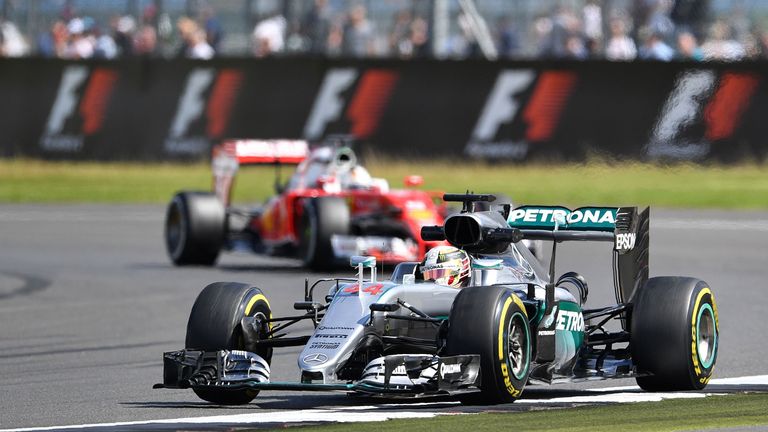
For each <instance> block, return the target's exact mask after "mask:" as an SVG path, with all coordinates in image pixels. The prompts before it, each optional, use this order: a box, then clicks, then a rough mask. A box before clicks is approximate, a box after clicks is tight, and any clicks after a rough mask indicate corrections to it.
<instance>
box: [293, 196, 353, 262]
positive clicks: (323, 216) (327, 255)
mask: <svg viewBox="0 0 768 432" xmlns="http://www.w3.org/2000/svg"><path fill="white" fill-rule="evenodd" d="M349 224H350V220H349V207H348V206H347V202H346V201H345V200H344V198H341V197H318V198H313V199H310V200H308V201H306V202H305V204H304V212H303V214H302V217H301V225H300V226H299V230H300V232H299V255H300V257H301V259H302V261H303V262H304V265H305V266H307V267H309V268H310V269H312V270H315V271H322V270H331V269H333V268H334V267H335V266H336V265H338V262H337V259H336V255H335V253H334V250H333V244H332V238H333V236H334V235H336V234H338V235H347V234H349Z"/></svg>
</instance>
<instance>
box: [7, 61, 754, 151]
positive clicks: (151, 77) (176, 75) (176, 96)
mask: <svg viewBox="0 0 768 432" xmlns="http://www.w3.org/2000/svg"><path fill="white" fill-rule="evenodd" d="M0 100H2V103H0V131H2V133H0V156H5V157H12V156H25V157H38V158H45V159H80V160H135V161H150V160H152V161H166V160H189V159H201V158H208V157H210V150H211V147H212V145H214V144H216V143H219V142H221V141H222V140H224V139H227V138H252V139H262V140H264V139H289V140H298V139H304V140H308V141H310V142H317V141H322V140H324V139H327V138H328V137H332V136H338V135H344V136H348V137H351V138H352V139H354V141H355V142H356V143H357V145H358V146H359V149H360V150H363V151H365V150H372V151H373V152H375V153H377V154H381V155H386V156H393V157H402V158H422V159H426V158H429V159H433V158H441V159H456V158H461V159H462V160H466V159H468V158H475V159H489V160H494V161H526V160H570V161H579V160H584V159H586V158H588V157H590V156H593V155H604V156H608V157H612V158H617V159H620V160H625V159H627V160H659V159H660V160H688V161H712V160H715V161H725V162H729V161H738V160H744V159H758V160H764V159H765V157H766V154H767V153H768V140H766V139H765V137H766V136H768V122H766V121H765V120H764V113H765V112H768V68H766V67H765V65H764V64H763V63H736V64H705V63H654V62H637V63H610V62H573V63H571V62H556V63H553V62H487V61H481V60H465V61H436V60H411V61H395V60H381V61H376V60H367V61H351V60H343V59H342V60H328V59H264V60H257V59H225V60H214V61H199V62H198V61H190V60H162V59H137V60H119V61H109V62H67V61H59V60H48V59H2V60H0Z"/></svg>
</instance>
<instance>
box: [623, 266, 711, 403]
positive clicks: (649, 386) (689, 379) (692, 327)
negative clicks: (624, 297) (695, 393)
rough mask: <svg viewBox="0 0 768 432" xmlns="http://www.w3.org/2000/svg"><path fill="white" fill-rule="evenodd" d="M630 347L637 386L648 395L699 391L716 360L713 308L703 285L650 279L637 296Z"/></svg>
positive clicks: (675, 279)
mask: <svg viewBox="0 0 768 432" xmlns="http://www.w3.org/2000/svg"><path fill="white" fill-rule="evenodd" d="M630 328H631V336H630V347H631V351H632V358H633V359H634V362H635V364H636V365H637V371H638V373H649V374H651V375H647V376H639V377H637V384H638V385H639V386H640V387H641V388H642V389H643V390H648V391H670V390H701V389H703V388H704V387H705V386H706V385H707V383H708V382H709V379H710V377H711V376H712V371H713V369H714V367H715V360H716V359H717V350H718V345H719V343H720V341H719V340H718V339H719V338H720V331H719V328H718V321H717V306H716V304H715V297H714V295H713V294H712V290H711V289H710V288H709V285H707V283H706V282H704V281H702V280H699V279H693V278H687V277H655V278H651V279H649V280H648V282H646V283H645V285H643V286H642V287H641V288H640V290H639V291H638V292H637V298H636V300H635V302H634V305H633V309H632V315H631V323H630Z"/></svg>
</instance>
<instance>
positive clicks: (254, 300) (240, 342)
mask: <svg viewBox="0 0 768 432" xmlns="http://www.w3.org/2000/svg"><path fill="white" fill-rule="evenodd" d="M246 316H259V317H261V318H263V319H265V320H266V319H269V318H271V317H272V311H271V309H270V307H269V302H268V301H267V298H266V297H265V296H264V293H262V292H261V290H260V289H258V288H256V287H253V286H250V285H247V284H241V283H236V282H215V283H212V284H210V285H208V286H207V287H205V288H204V289H203V291H202V292H201V293H200V294H199V295H198V296H197V300H195V304H194V305H193V306H192V312H191V313H190V315H189V321H188V322H187V340H186V343H185V346H186V349H189V350H201V351H219V350H224V349H226V350H244V349H245V339H244V336H243V329H242V328H241V327H240V320H241V319H242V318H243V317H246ZM267 332H268V327H265V328H264V329H262V330H261V331H260V336H262V337H267V336H268V335H267V334H266V333H267ZM255 353H256V354H258V355H259V356H261V357H262V358H263V359H264V360H266V362H267V363H271V360H272V349H271V348H262V349H260V350H259V351H256V352H255ZM193 390H194V392H195V394H197V396H198V397H200V399H203V400H206V401H208V402H213V403H215V404H219V405H242V404H247V403H248V402H250V401H252V400H253V398H255V397H256V395H257V394H258V393H259V392H258V390H249V389H248V390H219V389H200V388H195V389H193Z"/></svg>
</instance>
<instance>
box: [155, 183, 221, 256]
mask: <svg viewBox="0 0 768 432" xmlns="http://www.w3.org/2000/svg"><path fill="white" fill-rule="evenodd" d="M225 224H226V210H225V209H224V206H223V205H222V204H221V202H220V201H219V200H218V198H216V196H215V195H214V194H212V193H207V192H179V193H177V194H176V195H175V196H174V197H173V199H172V200H171V202H170V204H168V210H167V212H166V215H165V246H166V249H167V251H168V256H169V257H170V258H171V261H173V263H174V264H176V265H206V266H210V265H213V264H214V263H215V262H216V259H217V258H218V256H219V251H220V250H221V248H222V246H223V245H224V236H225Z"/></svg>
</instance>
